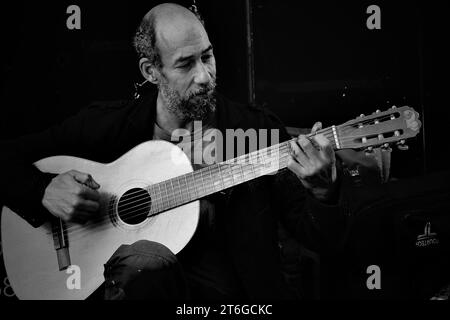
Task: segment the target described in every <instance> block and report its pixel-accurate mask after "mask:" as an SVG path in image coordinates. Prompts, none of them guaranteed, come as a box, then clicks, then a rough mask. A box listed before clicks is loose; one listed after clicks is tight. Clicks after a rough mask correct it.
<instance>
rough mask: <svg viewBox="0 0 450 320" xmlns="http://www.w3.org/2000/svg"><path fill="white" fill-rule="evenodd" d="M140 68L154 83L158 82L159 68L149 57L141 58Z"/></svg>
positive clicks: (144, 75) (146, 77) (145, 76)
mask: <svg viewBox="0 0 450 320" xmlns="http://www.w3.org/2000/svg"><path fill="white" fill-rule="evenodd" d="M139 69H140V70H141V74H142V76H143V77H144V78H145V79H147V80H148V81H149V82H151V83H153V84H157V83H158V79H159V77H158V70H157V69H156V68H155V66H153V65H152V64H151V63H150V61H149V60H148V58H141V59H140V60H139Z"/></svg>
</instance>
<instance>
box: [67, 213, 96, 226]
mask: <svg viewBox="0 0 450 320" xmlns="http://www.w3.org/2000/svg"><path fill="white" fill-rule="evenodd" d="M91 217H92V213H90V212H87V211H83V210H76V211H75V212H74V214H73V215H72V216H71V217H70V219H69V221H68V222H73V223H78V224H85V223H86V222H88V221H89V219H90V218H91Z"/></svg>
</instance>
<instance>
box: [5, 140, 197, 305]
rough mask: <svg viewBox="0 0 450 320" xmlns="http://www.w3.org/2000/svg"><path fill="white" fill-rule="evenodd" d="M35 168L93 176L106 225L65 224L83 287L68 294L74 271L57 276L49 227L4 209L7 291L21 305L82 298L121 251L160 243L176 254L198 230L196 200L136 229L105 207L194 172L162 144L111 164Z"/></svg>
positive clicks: (54, 160)
mask: <svg viewBox="0 0 450 320" xmlns="http://www.w3.org/2000/svg"><path fill="white" fill-rule="evenodd" d="M173 159H176V161H175V160H173ZM35 165H36V166H37V167H38V168H39V169H40V170H41V171H44V172H52V173H58V174H59V173H64V172H67V171H70V170H78V171H81V172H85V173H89V174H91V175H92V176H93V178H94V180H95V181H97V182H98V183H99V184H100V185H101V187H100V189H99V192H100V194H101V210H100V211H101V212H100V214H101V215H102V217H104V223H102V224H95V223H91V222H88V223H87V224H86V225H84V226H81V225H77V224H70V223H67V224H66V225H65V227H66V229H68V232H67V241H68V252H69V255H70V264H71V265H73V266H78V267H79V271H80V272H79V276H80V280H81V286H80V288H79V289H78V288H73V287H72V289H70V288H71V286H70V281H71V279H70V277H71V276H73V275H74V274H72V272H76V271H77V270H75V271H74V270H73V269H72V268H69V269H68V270H60V268H59V265H58V260H57V254H56V250H55V244H54V237H53V234H52V223H46V224H44V225H42V226H41V227H39V228H33V227H32V226H31V225H29V224H28V223H27V222H26V221H25V220H23V219H22V218H21V217H19V215H17V214H16V213H15V212H13V211H11V210H10V209H9V208H7V207H4V208H3V210H2V245H3V255H4V260H5V267H6V271H7V274H8V278H9V281H10V283H11V286H12V288H13V289H14V292H15V293H16V295H17V297H18V298H20V299H85V298H87V297H88V296H89V295H90V294H91V293H93V292H94V291H95V290H96V289H97V288H98V287H99V286H100V285H101V284H102V282H103V281H104V277H103V271H104V267H103V266H104V264H105V263H106V262H107V261H108V259H109V258H110V257H111V256H112V254H113V253H114V251H115V250H116V249H117V248H118V247H119V246H120V245H122V244H132V243H133V242H135V241H138V240H142V239H147V240H151V241H155V242H159V243H161V244H164V245H165V246H167V247H168V248H169V249H170V250H171V251H172V252H173V253H175V254H176V253H178V252H179V251H180V250H181V249H182V248H183V247H184V246H185V245H186V244H187V243H188V242H189V240H190V239H191V238H192V236H193V234H194V232H195V230H196V227H197V223H198V219H199V201H198V200H197V201H194V202H190V203H188V204H184V205H182V206H179V207H176V208H174V209H170V210H168V211H165V212H162V213H160V214H158V215H155V216H152V217H146V216H144V218H143V219H144V220H143V221H140V222H139V223H137V224H130V223H127V222H125V221H124V220H123V219H122V218H121V217H120V216H119V214H118V210H117V205H116V204H117V201H116V202H112V201H111V199H113V198H116V199H120V197H122V196H123V195H124V194H125V193H126V192H127V191H129V190H131V189H135V188H145V187H146V186H149V185H152V184H154V183H157V182H161V181H164V180H167V179H170V178H173V177H176V176H179V175H182V174H185V173H189V172H192V165H191V163H190V161H189V159H188V158H187V156H186V155H185V154H184V153H183V152H182V150H181V149H179V148H178V147H176V146H174V145H172V144H170V143H168V142H164V141H149V142H145V143H143V144H141V145H139V146H137V147H135V148H134V149H132V150H131V151H129V152H128V153H126V154H125V155H123V156H122V157H121V158H119V159H118V160H116V161H114V162H112V163H109V164H101V163H96V162H92V161H89V160H84V159H80V158H75V157H68V156H57V157H50V158H46V159H43V160H40V161H38V162H37V163H35ZM24 201H26V199H24ZM68 284H69V285H68Z"/></svg>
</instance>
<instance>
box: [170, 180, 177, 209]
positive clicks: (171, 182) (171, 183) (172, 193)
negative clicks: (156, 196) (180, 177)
mask: <svg viewBox="0 0 450 320" xmlns="http://www.w3.org/2000/svg"><path fill="white" fill-rule="evenodd" d="M172 180H173V179H169V181H170V186H171V187H172V190H171V191H172V192H171V196H172V198H173V203H174V204H176V201H177V197H176V196H175V188H174V187H173V181H172Z"/></svg>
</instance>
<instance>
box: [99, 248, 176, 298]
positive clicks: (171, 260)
mask: <svg viewBox="0 0 450 320" xmlns="http://www.w3.org/2000/svg"><path fill="white" fill-rule="evenodd" d="M180 270H181V269H180V267H179V264H178V260H177V258H176V256H175V255H174V254H173V253H172V251H170V249H168V248H167V247H165V246H164V245H162V244H160V243H156V242H152V241H147V240H140V241H137V242H135V243H133V244H131V245H122V246H120V247H119V249H117V250H116V252H115V253H114V254H113V255H112V257H111V258H110V259H109V260H108V262H107V263H106V264H105V271H104V276H105V289H106V290H105V292H106V297H107V298H108V299H124V298H125V297H127V298H130V297H134V296H149V295H150V293H148V292H147V290H148V289H147V288H152V287H153V288H155V287H160V286H163V285H164V281H165V280H166V279H171V278H175V277H177V275H178V273H180Z"/></svg>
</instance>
